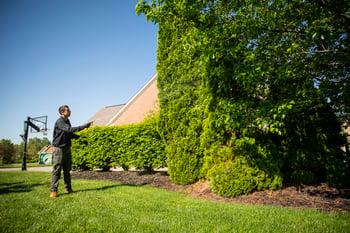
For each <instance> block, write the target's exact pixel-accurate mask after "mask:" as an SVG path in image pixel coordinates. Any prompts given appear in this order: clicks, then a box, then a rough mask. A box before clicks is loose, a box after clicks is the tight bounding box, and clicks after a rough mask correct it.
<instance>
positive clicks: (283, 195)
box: [72, 171, 350, 213]
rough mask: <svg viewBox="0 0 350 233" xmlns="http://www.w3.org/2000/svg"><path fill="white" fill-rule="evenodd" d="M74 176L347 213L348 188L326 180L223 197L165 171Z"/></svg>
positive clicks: (206, 196)
mask: <svg viewBox="0 0 350 233" xmlns="http://www.w3.org/2000/svg"><path fill="white" fill-rule="evenodd" d="M72 178H73V179H90V180H108V181H113V182H120V183H123V184H132V185H150V186H153V187H156V188H161V189H165V190H169V191H175V192H180V193H184V194H186V195H190V196H193V197H197V198H203V199H208V200H215V201H221V202H231V203H242V204H253V205H275V206H281V207H292V208H303V209H306V208H312V209H317V210H321V211H327V212H336V213H350V189H338V188H333V187H329V186H327V185H325V184H320V185H314V186H298V187H296V186H291V187H285V188H283V189H279V190H265V191H259V192H254V193H252V194H249V195H245V196H240V197H235V198H226V197H219V196H217V195H216V194H215V193H213V192H211V190H210V188H209V182H208V181H205V182H197V183H195V184H192V185H176V184H174V183H173V182H172V181H171V180H170V178H169V176H168V174H167V172H165V171H157V172H152V173H142V172H137V171H108V172H104V171H74V172H72Z"/></svg>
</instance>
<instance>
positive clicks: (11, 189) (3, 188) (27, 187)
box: [0, 182, 43, 195]
mask: <svg viewBox="0 0 350 233" xmlns="http://www.w3.org/2000/svg"><path fill="white" fill-rule="evenodd" d="M40 185H43V184H25V183H24V182H16V183H2V184H0V195H1V194H7V193H23V192H30V191H32V190H33V188H34V187H36V186H40Z"/></svg>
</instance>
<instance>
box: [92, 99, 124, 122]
mask: <svg viewBox="0 0 350 233" xmlns="http://www.w3.org/2000/svg"><path fill="white" fill-rule="evenodd" d="M124 106H125V104H119V105H113V106H107V107H104V108H102V109H100V110H99V111H98V112H97V113H95V115H94V116H93V117H91V118H90V119H89V120H88V122H90V121H93V122H94V123H93V126H105V125H106V124H107V123H108V122H109V121H110V120H111V119H112V118H113V117H114V116H115V115H116V114H117V113H118V112H119V111H120V110H121V109H122V108H123V107H124Z"/></svg>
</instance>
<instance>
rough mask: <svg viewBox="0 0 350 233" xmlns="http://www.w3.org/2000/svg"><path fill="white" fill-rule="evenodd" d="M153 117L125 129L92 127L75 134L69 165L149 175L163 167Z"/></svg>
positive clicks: (162, 157)
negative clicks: (136, 170) (147, 173)
mask: <svg viewBox="0 0 350 233" xmlns="http://www.w3.org/2000/svg"><path fill="white" fill-rule="evenodd" d="M156 121H157V119H156V117H154V118H150V119H147V120H146V121H145V122H142V123H138V124H132V125H127V126H113V127H99V126H96V127H92V128H89V129H88V130H84V131H81V132H80V133H79V136H80V137H79V139H77V140H74V141H73V145H72V157H73V158H72V159H73V165H74V166H75V167H76V168H78V169H95V168H102V169H104V170H108V169H109V168H111V167H112V166H120V167H123V169H124V170H128V169H129V168H130V167H135V168H137V169H143V170H147V171H151V170H153V169H155V168H158V167H160V166H164V165H165V161H166V157H165V152H164V142H163V140H162V139H161V137H160V135H159V133H158V131H157V124H156Z"/></svg>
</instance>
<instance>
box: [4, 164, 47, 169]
mask: <svg viewBox="0 0 350 233" xmlns="http://www.w3.org/2000/svg"><path fill="white" fill-rule="evenodd" d="M26 165H27V167H48V166H50V167H52V164H39V163H27V164H26ZM0 168H22V164H21V163H10V164H2V165H0Z"/></svg>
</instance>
